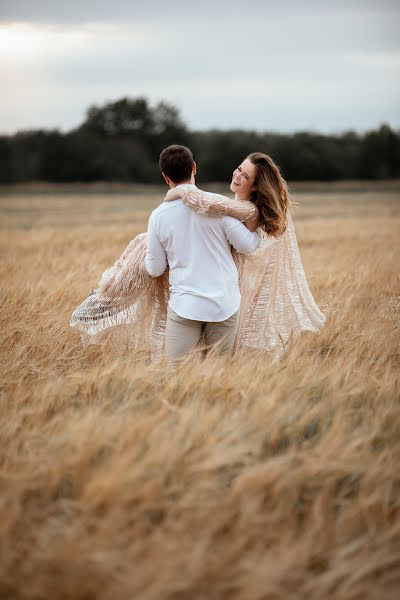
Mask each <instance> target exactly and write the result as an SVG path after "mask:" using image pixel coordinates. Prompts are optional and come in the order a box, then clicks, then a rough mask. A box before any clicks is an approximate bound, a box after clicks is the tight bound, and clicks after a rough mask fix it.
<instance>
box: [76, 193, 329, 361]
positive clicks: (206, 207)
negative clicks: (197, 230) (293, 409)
mask: <svg viewBox="0 0 400 600" xmlns="http://www.w3.org/2000/svg"><path fill="white" fill-rule="evenodd" d="M168 199H173V198H172V197H171V194H169V196H168ZM182 199H183V201H184V202H185V203H186V204H187V205H188V206H190V207H191V208H192V209H193V210H196V211H197V212H199V213H201V214H204V215H208V216H213V217H220V216H223V215H231V216H233V217H236V218H238V219H240V220H241V221H246V222H248V221H250V222H251V221H255V222H256V221H257V219H258V210H257V208H256V206H255V205H254V204H253V203H251V202H249V201H241V200H236V199H231V198H227V197H225V196H222V195H220V194H213V193H210V192H204V191H201V190H199V189H195V188H190V187H188V188H186V189H185V190H184V194H183V197H182ZM259 231H260V232H261V233H262V240H261V243H260V245H259V247H258V248H257V249H256V250H255V251H254V252H253V253H251V254H239V253H238V252H236V251H235V250H234V249H232V255H233V258H234V261H235V263H236V266H237V269H238V273H239V285H240V291H241V306H240V320H239V328H238V333H237V336H236V340H235V346H234V352H236V351H238V350H239V349H243V348H250V349H253V350H265V351H273V352H274V354H276V355H277V356H278V357H280V356H283V354H284V353H285V352H286V350H287V348H288V345H289V341H290V340H291V339H293V338H295V337H296V336H297V335H299V334H300V333H301V332H302V331H313V332H318V331H319V330H320V329H321V327H322V326H323V325H324V323H325V321H326V316H325V315H324V314H323V313H322V312H321V311H320V309H319V308H318V306H317V304H316V302H315V300H314V298H313V296H312V294H311V291H310V288H309V286H308V283H307V279H306V275H305V272H304V268H303V264H302V261H301V257H300V252H299V248H298V244H297V239H296V233H295V229H294V225H293V220H292V217H291V214H290V211H289V210H288V211H287V228H286V230H285V231H284V233H283V234H281V235H280V236H278V237H273V236H271V235H268V234H267V233H265V232H264V231H262V230H261V229H259ZM145 255H146V233H141V234H139V235H137V236H136V237H135V238H134V239H132V240H131V241H130V242H129V244H128V246H127V248H126V249H125V250H124V252H123V253H122V255H121V256H120V258H119V259H118V260H117V261H116V262H115V263H114V265H113V266H112V267H110V268H109V269H107V270H106V271H105V272H104V273H103V275H102V278H101V280H100V282H99V284H98V287H97V288H96V289H93V290H92V292H91V293H90V294H89V296H88V297H87V298H86V299H85V300H84V301H83V302H82V303H81V304H80V305H79V306H78V307H77V308H76V309H75V310H74V312H73V313H72V317H71V321H70V325H71V327H73V328H75V329H77V330H78V331H79V332H80V334H81V340H82V343H83V344H84V345H87V344H93V343H95V344H98V343H102V341H103V340H104V339H105V336H107V337H109V335H110V334H112V335H113V336H114V337H115V339H116V340H118V343H121V344H127V345H128V346H129V347H130V348H134V349H147V350H150V355H151V358H152V359H153V360H154V359H156V358H158V357H159V356H161V354H162V352H163V349H164V332H165V321H166V312H167V305H168V299H169V285H168V268H167V270H166V271H165V272H164V273H163V275H161V276H160V277H156V278H153V277H151V276H150V275H148V273H147V271H146V269H145V267H144V258H145Z"/></svg>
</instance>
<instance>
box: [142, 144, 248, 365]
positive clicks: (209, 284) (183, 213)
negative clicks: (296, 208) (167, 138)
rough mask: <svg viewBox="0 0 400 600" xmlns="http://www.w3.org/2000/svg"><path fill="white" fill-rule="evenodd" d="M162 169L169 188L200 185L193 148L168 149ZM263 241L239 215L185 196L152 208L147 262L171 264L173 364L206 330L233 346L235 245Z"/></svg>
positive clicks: (160, 266)
mask: <svg viewBox="0 0 400 600" xmlns="http://www.w3.org/2000/svg"><path fill="white" fill-rule="evenodd" d="M160 169H161V172H162V176H163V178H164V180H165V181H166V183H167V185H168V186H169V187H170V188H174V187H176V186H178V185H182V184H185V185H193V186H194V187H196V186H195V175H196V163H195V162H194V160H193V155H192V152H191V151H190V150H189V148H186V147H185V146H179V145H172V146H168V148H165V149H164V150H163V151H162V152H161V154H160ZM259 243H260V237H259V235H258V233H257V232H251V231H249V230H248V229H247V228H246V227H245V225H243V223H241V222H240V221H239V220H238V219H234V218H233V217H229V216H223V217H207V216H204V215H200V214H198V213H196V212H195V211H194V210H192V209H191V208H189V207H188V206H186V205H185V204H184V203H183V201H182V200H180V199H179V200H171V201H166V202H163V203H162V204H161V205H160V206H159V207H158V208H156V209H155V210H154V211H153V212H152V213H151V215H150V219H149V224H148V231H147V254H146V259H145V265H146V269H147V271H148V273H149V274H150V275H152V276H153V277H159V276H160V275H161V274H162V273H163V272H164V271H165V269H166V267H167V264H168V265H169V284H170V300H169V304H168V311H167V322H166V330H165V350H166V353H167V355H168V356H169V357H170V358H171V359H172V361H173V362H174V364H177V363H178V362H179V361H180V360H181V359H182V358H183V357H184V356H185V355H186V354H187V353H188V352H190V351H191V350H192V349H193V348H195V347H196V345H197V343H198V342H199V339H200V336H201V334H202V333H204V337H205V342H206V344H207V345H215V344H220V347H221V350H223V351H225V352H228V351H230V350H232V348H233V344H234V341H235V337H236V332H237V328H238V324H239V308H240V290H239V282H238V273H237V269H236V265H235V263H234V261H233V258H232V253H231V244H232V246H233V247H234V248H235V249H236V250H237V251H238V252H252V251H253V250H255V249H256V248H257V246H258V245H259Z"/></svg>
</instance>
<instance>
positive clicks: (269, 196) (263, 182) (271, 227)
mask: <svg viewBox="0 0 400 600" xmlns="http://www.w3.org/2000/svg"><path fill="white" fill-rule="evenodd" d="M247 158H249V159H250V161H251V162H252V163H253V165H255V167H256V177H255V180H254V184H253V185H254V191H253V192H252V195H251V196H250V200H251V202H253V203H254V204H255V205H256V206H257V208H258V211H259V214H260V217H259V218H260V220H259V226H260V227H261V228H262V229H264V231H266V232H267V233H268V234H269V235H273V236H275V237H277V236H279V235H281V234H282V233H283V232H284V231H285V230H286V228H287V210H288V208H289V207H291V206H293V204H294V203H293V202H292V200H291V199H290V196H289V190H288V187H287V183H286V181H285V180H284V178H283V177H282V175H281V172H280V170H279V167H278V166H277V165H276V164H275V163H274V161H273V160H272V158H271V157H270V156H268V155H267V154H263V153H262V152H252V153H251V154H249V155H248V157H247Z"/></svg>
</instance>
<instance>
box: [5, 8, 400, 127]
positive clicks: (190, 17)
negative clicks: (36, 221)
mask: <svg viewBox="0 0 400 600" xmlns="http://www.w3.org/2000/svg"><path fill="white" fill-rule="evenodd" d="M399 26H400V1H399V0H380V1H378V0H336V1H335V0H303V1H300V0H298V1H295V0H280V1H279V2H278V1H275V2H271V1H269V0H264V1H261V0H252V2H249V3H245V2H243V1H241V2H238V1H236V0H229V1H225V0H222V1H219V2H218V0H214V1H211V0H202V2H198V3H195V2H190V1H188V0H187V1H186V2H185V1H182V0H169V1H164V2H161V1H160V0H154V1H153V2H151V1H148V2H144V1H143V0H141V1H140V2H136V1H135V0H130V1H128V0H127V1H124V0H114V1H113V2H110V1H109V0H108V1H107V2H106V1H103V0H99V1H97V2H96V1H92V2H82V1H81V2H77V1H75V0H70V1H69V2H65V1H64V2H58V1H57V0H53V1H40V0H36V1H35V2H28V1H23V0H0V78H1V92H0V94H1V96H0V132H2V133H12V132H14V131H16V130H21V129H27V128H39V127H45V128H60V129H62V130H63V131H65V130H67V129H70V128H72V127H75V126H76V125H78V124H79V123H81V122H82V120H83V119H84V117H85V111H86V109H87V108H88V106H89V105H91V104H103V103H104V102H106V101H111V100H116V99H118V98H120V97H122V96H131V97H137V96H146V97H148V98H149V100H150V101H151V102H152V103H155V102H158V101H160V100H166V101H169V102H171V103H173V104H174V105H176V106H177V107H178V108H179V110H180V112H181V115H182V118H183V119H184V121H185V122H186V123H187V125H188V126H189V127H190V128H192V129H209V128H212V127H217V128H221V129H228V128H245V129H257V130H259V131H264V130H275V131H282V132H284V131H296V130H304V129H311V130H314V131H316V130H319V131H323V132H340V131H343V130H347V129H356V130H358V131H364V130H366V129H369V128H373V127H377V126H379V125H380V124H381V123H382V122H387V123H389V124H391V125H392V126H393V127H396V128H398V127H400V109H399V107H400V93H399V92H400V36H399V30H400V27H399Z"/></svg>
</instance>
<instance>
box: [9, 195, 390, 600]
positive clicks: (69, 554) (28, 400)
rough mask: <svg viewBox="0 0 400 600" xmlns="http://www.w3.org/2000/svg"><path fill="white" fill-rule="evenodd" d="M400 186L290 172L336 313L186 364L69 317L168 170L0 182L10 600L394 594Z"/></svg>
mask: <svg viewBox="0 0 400 600" xmlns="http://www.w3.org/2000/svg"><path fill="white" fill-rule="evenodd" d="M399 189H400V186H399V185H398V183H397V184H396V183H392V184H390V185H388V184H386V185H381V186H379V185H377V184H374V186H371V187H366V185H365V184H362V185H358V184H356V183H352V184H340V185H337V184H336V185H335V184H333V185H332V186H321V185H315V184H314V185H310V186H308V187H307V186H305V185H304V184H303V185H300V186H297V187H296V186H295V185H294V186H293V197H294V199H295V200H296V201H298V202H300V206H299V207H298V208H296V209H293V212H292V214H293V219H294V223H295V227H296V232H297V237H298V242H299V247H300V251H301V255H302V259H303V264H304V267H305V271H306V274H307V277H308V281H309V285H310V288H311V290H312V293H313V295H314V297H315V299H316V301H317V302H318V304H319V306H320V308H321V309H322V310H323V311H324V312H325V314H326V315H327V317H328V320H327V324H326V326H325V327H324V328H323V330H322V331H321V332H320V333H319V334H309V333H307V334H304V335H303V336H302V337H301V338H300V339H299V340H298V341H297V343H296V344H295V345H294V346H293V348H291V350H290V351H289V352H288V353H287V355H286V356H285V357H284V359H283V360H282V361H281V362H280V363H278V364H272V361H271V360H270V359H269V357H268V355H264V356H260V357H257V358H251V359H250V358H248V357H247V358H246V357H245V356H241V357H237V358H235V359H234V360H232V359H229V360H227V359H226V358H215V357H209V358H208V359H206V360H204V361H200V360H198V359H193V360H191V361H189V362H187V363H186V364H183V365H182V366H181V367H180V369H179V370H178V371H177V372H175V373H174V372H171V370H170V369H169V367H168V365H166V364H162V363H161V364H150V365H149V364H146V362H145V361H144V359H143V357H141V356H140V355H135V354H133V353H128V352H126V351H120V352H117V351H116V350H115V348H113V349H111V348H107V347H90V348H88V349H86V350H84V349H83V348H82V347H81V344H80V339H79V335H78V334H77V333H76V332H74V331H73V330H71V329H70V328H69V318H70V315H71V312H72V310H73V309H74V308H75V307H76V306H77V305H78V304H79V303H80V302H81V301H82V300H83V299H84V298H85V297H86V295H87V293H88V292H89V291H90V290H91V289H92V287H94V286H95V285H96V284H97V282H98V280H99V279H100V276H101V273H102V272H103V271H104V269H105V268H107V267H108V266H110V265H111V264H112V263H113V262H114V260H115V259H116V258H117V257H118V256H119V254H120V253H121V252H122V250H123V249H124V247H125V246H126V244H127V242H128V241H129V240H130V239H131V238H132V237H133V236H134V235H136V234H137V233H139V232H141V231H144V230H145V229H146V225H147V218H148V215H149V212H150V210H151V209H152V208H153V207H154V206H156V205H157V204H158V203H159V202H160V201H161V199H162V196H163V192H164V191H165V190H164V189H163V188H157V187H154V188H149V189H146V188H138V187H124V186H119V187H118V186H113V187H112V188H110V189H106V188H104V186H88V187H86V188H80V187H77V186H69V187H64V188H54V187H52V186H42V187H40V186H39V187H38V186H33V187H31V188H23V187H20V188H13V189H12V190H10V189H7V188H2V189H1V190H0V214H1V242H0V243H1V253H2V263H1V281H2V286H1V300H2V303H1V305H2V311H1V330H2V338H3V341H2V355H1V373H2V379H1V403H0V423H1V426H0V439H1V448H2V453H1V455H0V457H1V458H0V459H1V466H0V490H1V494H0V598H7V599H9V598H10V599H11V598H21V599H22V598H26V599H27V598H30V599H37V600H39V599H46V600H48V599H53V598H54V599H55V598H57V599H79V600H92V599H107V600H119V599H133V598H135V599H136V598H138V599H140V600H142V599H145V600H158V599H168V600H184V599H185V600H186V599H189V600H192V599H193V600H197V599H199V600H200V599H202V600H203V599H204V600H205V599H207V600H208V599H229V600H231V599H232V600H239V599H246V600H247V599H249V600H278V599H279V600H281V599H282V600H288V599H293V600H294V599H296V600H298V599H304V600H314V599H315V600H321V599H329V598H334V599H340V600H345V599H346V600H347V599H352V600H358V599H359V600H364V599H377V600H382V599H385V600H386V599H392V598H393V600H394V599H395V598H396V599H397V598H398V597H399V593H400V519H399V509H400V502H399V498H400V474H399V469H398V465H399V459H400V418H399V416H400V408H399V395H400V394H399V364H400V360H399V359H400V347H399V332H400V277H399V270H398V264H399V250H400V236H399V233H400V194H399Z"/></svg>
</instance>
